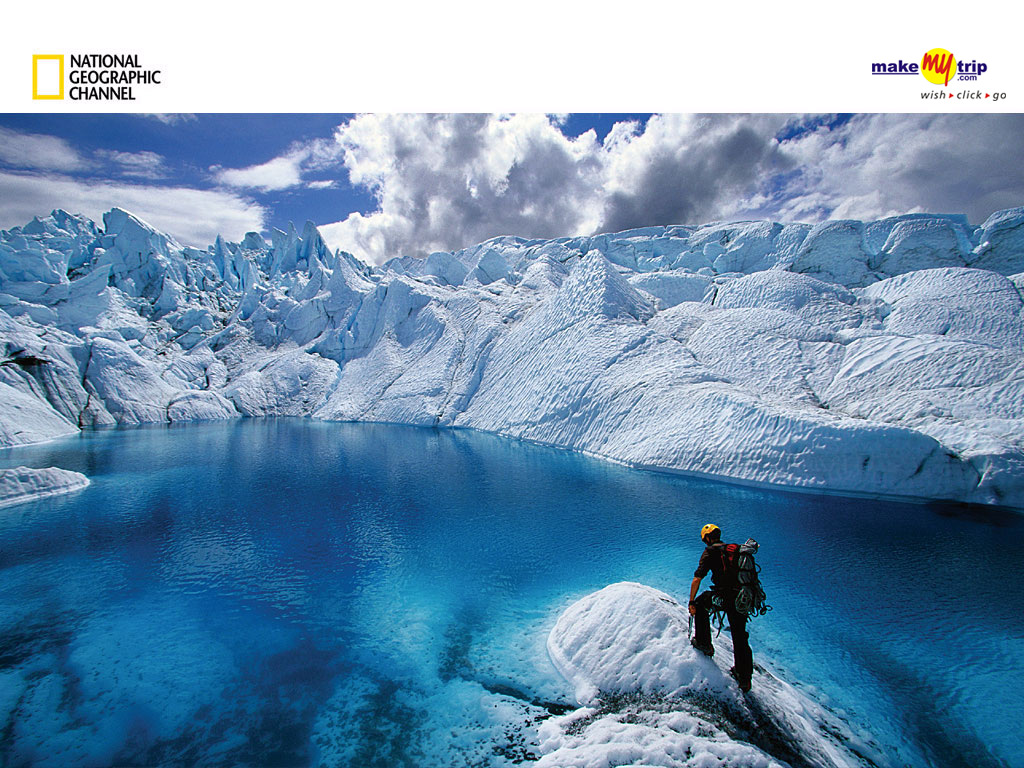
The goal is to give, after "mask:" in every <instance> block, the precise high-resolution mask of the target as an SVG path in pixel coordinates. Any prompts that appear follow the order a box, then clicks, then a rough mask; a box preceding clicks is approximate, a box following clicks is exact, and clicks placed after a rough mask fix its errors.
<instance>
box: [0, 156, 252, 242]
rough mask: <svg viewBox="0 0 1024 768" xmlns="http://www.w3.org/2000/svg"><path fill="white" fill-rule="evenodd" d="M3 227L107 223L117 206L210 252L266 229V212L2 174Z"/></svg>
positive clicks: (247, 204)
mask: <svg viewBox="0 0 1024 768" xmlns="http://www.w3.org/2000/svg"><path fill="white" fill-rule="evenodd" d="M0 200H3V201H4V204H3V206H2V207H0V227H2V228H5V229H7V228H10V227H12V226H17V225H20V224H25V223H26V222H28V221H29V220H31V219H32V217H33V216H39V215H43V214H44V213H46V212H49V211H51V210H53V209H54V208H63V209H65V210H67V211H70V212H71V213H82V214H85V215H86V216H88V217H89V218H91V219H93V220H94V221H97V222H101V221H102V217H103V214H104V213H105V212H106V211H108V210H110V209H111V208H113V207H115V206H117V207H119V208H124V209H126V210H128V211H131V212H132V213H134V214H135V215H137V216H138V217H139V218H141V219H143V220H145V221H146V222H148V223H149V224H151V225H152V226H154V227H156V228H157V229H159V230H161V231H163V232H166V233H168V234H170V235H172V236H174V238H175V239H177V240H178V241H179V242H180V243H182V244H184V245H193V246H196V247H200V248H205V247H206V246H207V245H209V244H210V243H212V242H213V241H214V240H215V239H216V237H217V235H218V234H223V235H224V237H226V238H227V239H229V240H236V241H237V240H241V239H242V237H244V235H245V233H246V232H248V231H257V232H258V231H260V230H262V229H263V228H264V221H265V219H266V211H265V210H264V209H263V208H262V207H261V206H259V205H257V204H256V203H254V202H252V201H250V200H246V199H245V198H243V197H240V196H238V195H236V194H234V193H230V192H223V191H217V190H198V189H188V188H184V187H158V186H148V185H137V184H123V183H117V182H110V181H102V182H85V181H81V180H78V179H73V178H70V177H68V176H63V175H59V174H25V173H8V172H2V171H0Z"/></svg>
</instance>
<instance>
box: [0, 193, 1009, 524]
mask: <svg viewBox="0 0 1024 768" xmlns="http://www.w3.org/2000/svg"><path fill="white" fill-rule="evenodd" d="M1022 232H1024V208H1017V209H1011V210H1009V211H1003V212H1000V213H997V214H993V215H992V216H991V217H990V218H989V219H988V221H986V222H985V223H984V224H983V225H982V226H981V227H978V228H972V227H971V226H970V225H969V224H968V223H967V221H966V219H965V218H964V217H962V216H934V215H930V214H912V215H907V216H896V217H890V218H887V219H883V220H880V221H875V222H857V221H831V222H825V223H823V224H819V225H814V226H811V225H807V224H785V225H783V224H778V223H772V222H739V223H715V224H707V225H703V226H671V227H645V228H643V229H635V230H630V231H627V232H619V233H610V234H602V235H595V236H591V237H572V238H558V239H556V240H527V239H524V238H520V237H511V236H505V237H498V238H494V239H492V240H489V241H487V242H485V243H481V244H479V245H476V246H473V247H471V248H467V249H465V250H462V251H458V252H456V253H450V254H449V253H440V252H439V253H433V254H431V255H430V256H429V257H428V258H426V259H414V258H411V257H403V258H400V259H393V260H391V261H390V262H388V263H386V264H385V265H383V266H382V267H377V268H371V267H368V266H366V265H364V264H362V263H361V262H359V261H358V260H357V259H356V258H355V257H353V256H352V255H350V254H346V253H343V252H340V251H339V252H337V253H331V252H330V251H329V250H328V248H327V247H326V244H325V243H324V241H323V239H322V238H321V237H320V235H319V233H318V232H317V230H316V228H315V226H313V224H312V223H310V222H307V223H306V225H305V226H304V227H303V228H302V229H301V231H300V230H297V229H296V228H295V227H290V228H289V229H288V231H287V232H285V231H282V230H275V231H274V232H273V233H272V237H271V242H270V243H267V242H266V241H264V240H263V238H262V237H260V236H259V235H258V234H256V233H249V234H248V235H246V237H245V239H244V240H243V241H242V242H241V243H230V242H227V241H225V240H224V239H223V238H217V240H216V242H215V243H214V244H213V245H211V246H210V247H209V248H208V249H207V250H205V251H201V250H197V249H194V248H186V247H182V246H181V245H179V244H178V243H176V242H175V241H174V240H173V238H170V237H168V236H167V235H164V234H162V233H160V232H157V231H156V230H154V229H153V228H152V227H150V226H149V225H147V224H146V223H145V222H142V221H141V220H139V219H137V218H136V217H134V216H132V215H131V214H129V213H127V212H126V211H123V210H120V209H114V210H112V211H110V212H109V213H108V214H106V216H105V217H104V224H103V227H98V226H97V225H95V224H94V223H93V222H90V221H88V220H87V219H84V218H82V217H80V216H72V215H70V214H67V213H65V212H63V211H54V212H53V213H52V214H51V215H50V216H48V217H45V218H41V219H34V220H33V221H32V222H30V223H29V224H27V225H25V226H24V227H20V228H18V227H16V228H14V229H12V230H10V231H8V232H2V233H0V343H2V349H0V352H3V354H4V357H3V358H2V359H0V403H3V404H4V405H5V407H4V408H3V409H0V446H4V445H16V444H20V443H25V442H34V441H37V440H46V439H51V438H53V437H57V436H60V435H64V434H68V433H72V432H73V431H74V430H76V429H78V428H80V427H87V426H91V425H95V424H109V423H123V424H134V423H139V422H147V421H148V422H153V421H161V422H166V421H177V420H194V419H213V418H230V417H234V416H237V415H239V414H242V415H245V416H273V415H293V416H313V417H315V418H321V419H338V420H365V421H388V422H400V423H408V424H421V425H429V426H435V425H436V426H450V427H468V428H473V429H480V430H487V431H490V432H495V433H498V434H502V435H507V436H511V437H516V438H523V439H529V440H533V441H536V442H540V443H544V444H549V445H554V446H560V447H564V448H570V449H572V450H577V451H582V452H585V453H588V454H591V455H594V456H600V457H604V458H608V459H612V460H615V461H619V462H623V463H627V464H632V465H636V466H644V467H650V468H657V469H663V470H668V471H680V472H688V473H696V474H703V475H707V476H713V477H718V478H723V479H730V480H735V481H741V482H749V483H767V484H778V485H787V486H794V487H800V488H808V489H817V490H827V491H839V492H850V493H866V494H882V495H892V496H910V497H930V498H943V499H959V500H965V501H972V502H982V503H995V504H1002V505H1006V506H1010V507H1017V508H1024V472H1022V467H1024V412H1022V409H1021V403H1022V402H1024V369H1022V357H1021V351H1022V350H1024V302H1022V299H1021V287H1022V284H1024V283H1022V277H1021V276H1022V275H1024V240H1022V237H1024V236H1022V235H1021V233H1022Z"/></svg>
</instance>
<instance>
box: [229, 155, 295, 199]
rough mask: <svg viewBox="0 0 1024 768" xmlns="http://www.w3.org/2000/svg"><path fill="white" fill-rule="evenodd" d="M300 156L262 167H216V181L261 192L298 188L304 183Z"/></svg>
mask: <svg viewBox="0 0 1024 768" xmlns="http://www.w3.org/2000/svg"><path fill="white" fill-rule="evenodd" d="M302 159H303V158H302V157H300V156H294V155H292V156H288V155H286V156H284V157H275V158H274V159H273V160H269V161H267V162H265V163H262V164H261V165H250V166H249V167H248V168H220V167H217V166H214V167H213V168H211V169H210V170H211V171H213V175H214V179H215V180H216V181H217V183H218V184H223V185H224V186H228V187H239V188H242V189H258V190H260V191H261V192H272V191H275V190H280V189H288V188H290V187H297V186H299V184H301V183H302V173H301V171H300V166H301V163H302Z"/></svg>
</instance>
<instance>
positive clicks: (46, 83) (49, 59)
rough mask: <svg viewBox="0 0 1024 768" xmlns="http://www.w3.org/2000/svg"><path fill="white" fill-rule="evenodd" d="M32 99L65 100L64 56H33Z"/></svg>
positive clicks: (59, 54)
mask: <svg viewBox="0 0 1024 768" xmlns="http://www.w3.org/2000/svg"><path fill="white" fill-rule="evenodd" d="M32 98H33V99H63V98H64V54H62V53H57V54H35V55H33V56H32Z"/></svg>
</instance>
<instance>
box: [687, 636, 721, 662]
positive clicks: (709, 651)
mask: <svg viewBox="0 0 1024 768" xmlns="http://www.w3.org/2000/svg"><path fill="white" fill-rule="evenodd" d="M690 645H692V646H693V647H694V648H696V649H697V650H698V651H700V652H701V653H703V654H704V655H705V656H707V657H708V658H709V659H710V658H712V657H713V656H714V655H715V648H714V646H712V645H711V644H710V643H709V644H708V645H701V644H700V643H698V642H697V638H693V639H692V640H691V641H690Z"/></svg>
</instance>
